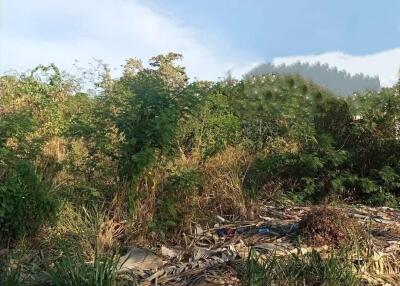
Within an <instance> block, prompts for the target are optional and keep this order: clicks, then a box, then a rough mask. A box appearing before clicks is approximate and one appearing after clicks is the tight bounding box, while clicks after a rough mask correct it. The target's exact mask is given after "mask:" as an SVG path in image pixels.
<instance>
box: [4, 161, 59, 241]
mask: <svg viewBox="0 0 400 286" xmlns="http://www.w3.org/2000/svg"><path fill="white" fill-rule="evenodd" d="M56 205H57V203H56V200H55V199H54V198H53V197H52V196H51V195H50V194H49V188H48V187H47V186H46V185H45V184H44V183H43V182H42V180H41V179H40V176H39V175H38V174H37V172H36V171H35V169H34V167H33V166H32V164H31V163H29V162H27V161H21V160H20V161H17V162H16V163H15V164H14V165H13V166H10V168H9V169H8V170H7V172H6V173H5V175H4V178H3V180H2V181H1V182H0V237H1V238H2V239H3V240H2V241H6V240H4V239H5V238H8V239H13V238H16V237H19V236H21V235H25V234H31V233H33V232H35V231H36V230H37V229H38V227H39V226H40V225H41V224H42V223H44V222H48V221H50V220H51V218H52V216H53V215H54V213H55V210H56Z"/></svg>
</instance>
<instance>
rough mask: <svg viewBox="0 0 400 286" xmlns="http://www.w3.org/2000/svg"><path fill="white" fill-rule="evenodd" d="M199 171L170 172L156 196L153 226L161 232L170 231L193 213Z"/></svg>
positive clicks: (199, 186)
mask: <svg viewBox="0 0 400 286" xmlns="http://www.w3.org/2000/svg"><path fill="white" fill-rule="evenodd" d="M201 184H202V181H201V173H200V172H199V171H198V170H196V169H186V170H180V171H177V172H175V173H174V174H172V175H171V176H170V177H169V179H168V181H167V182H166V184H165V186H164V188H163V189H162V191H161V193H160V194H159V196H158V197H157V204H156V217H155V221H154V227H155V228H156V230H158V231H161V232H162V233H164V232H167V231H172V230H174V229H176V228H177V227H178V226H181V227H185V226H184V225H183V224H184V223H185V222H187V221H189V220H190V217H191V216H192V215H194V214H195V208H196V206H194V205H193V204H194V200H193V198H194V197H195V195H197V194H198V192H199V190H200V188H201Z"/></svg>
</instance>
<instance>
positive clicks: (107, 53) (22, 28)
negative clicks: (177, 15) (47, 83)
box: [0, 0, 250, 79]
mask: <svg viewBox="0 0 400 286" xmlns="http://www.w3.org/2000/svg"><path fill="white" fill-rule="evenodd" d="M1 10H2V12H1V13H3V15H1V18H2V20H1V21H2V23H0V25H1V26H2V30H0V33H1V34H0V41H1V42H0V61H1V65H0V70H1V71H6V70H9V69H17V70H24V69H28V68H32V67H34V66H35V65H38V64H43V63H50V62H54V63H56V64H57V65H60V66H61V67H62V68H64V69H67V70H68V69H70V68H71V66H72V64H73V62H74V60H75V59H77V60H79V62H80V63H87V62H90V61H91V60H92V59H93V58H96V59H102V60H103V61H104V62H105V63H109V64H110V65H111V66H112V67H114V68H115V67H120V65H121V64H123V63H124V61H125V59H127V58H129V57H139V58H141V59H143V60H147V59H149V58H150V57H152V56H154V55H157V54H160V53H166V52H170V51H174V52H179V53H182V54H183V55H184V61H183V64H184V65H185V66H187V71H188V74H189V75H190V76H191V77H198V78H201V79H216V78H218V77H221V76H224V75H225V72H226V71H227V70H228V69H229V68H233V69H234V70H236V69H237V68H240V67H241V66H243V65H245V63H248V62H249V61H250V59H249V58H246V57H245V56H244V55H238V54H236V53H235V52H234V51H231V50H229V48H227V46H229V45H225V44H224V42H223V41H222V40H221V39H219V40H215V39H212V36H211V35H206V34H205V31H197V30H194V29H191V28H189V27H186V26H185V25H184V23H180V22H178V21H177V19H174V18H173V17H171V16H169V15H167V14H165V13H163V12H162V11H155V10H154V9H150V8H149V7H147V6H145V5H144V4H142V3H141V2H139V1H136V0H131V1H127V0H114V1H111V0H97V1H96V0H80V1H79V0H70V1H52V0H39V1H31V0H16V1H11V0H5V3H3V7H2V9H1ZM215 43H217V44H215ZM239 59H241V61H240V60H239Z"/></svg>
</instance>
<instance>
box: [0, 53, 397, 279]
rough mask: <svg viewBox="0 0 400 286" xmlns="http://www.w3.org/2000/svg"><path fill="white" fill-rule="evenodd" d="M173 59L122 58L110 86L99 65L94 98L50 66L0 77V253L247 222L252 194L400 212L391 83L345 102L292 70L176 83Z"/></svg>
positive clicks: (89, 251)
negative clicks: (117, 234) (116, 231)
mask: <svg viewBox="0 0 400 286" xmlns="http://www.w3.org/2000/svg"><path fill="white" fill-rule="evenodd" d="M180 58H181V55H179V54H174V53H169V54H167V55H159V56H156V57H154V58H152V59H151V60H150V66H149V67H144V66H143V65H142V63H141V62H140V61H139V60H137V59H129V60H128V61H127V62H126V65H125V66H124V69H123V73H122V75H121V76H120V77H118V78H112V77H111V75H110V71H109V69H108V67H107V66H106V65H100V68H99V70H98V71H97V72H98V74H99V75H100V81H99V82H96V83H95V85H96V90H97V93H96V94H93V93H90V92H84V90H83V88H82V86H85V84H87V83H82V82H80V79H79V78H76V77H72V76H70V75H68V74H64V73H62V72H60V71H59V70H58V68H57V67H55V66H54V65H49V66H39V67H37V68H35V69H33V70H32V71H31V72H30V73H26V74H15V75H11V74H10V75H4V76H2V77H1V78H0V95H1V96H0V244H1V246H2V247H12V246H13V245H16V243H17V242H18V240H20V239H21V238H23V237H27V238H28V240H29V241H32V243H33V244H36V246H38V247H45V248H46V253H48V255H50V256H51V255H55V254H57V255H60V253H62V251H61V248H62V245H63V244H64V246H65V244H66V245H69V246H71V247H74V249H75V251H78V252H81V253H82V255H84V256H85V258H87V259H94V254H95V253H96V247H97V246H96V236H97V234H98V232H99V231H100V228H101V225H102V223H103V222H106V221H116V222H121V221H124V232H125V233H124V235H123V238H124V242H125V243H131V242H133V241H142V242H143V240H146V239H148V238H149V237H151V238H153V239H155V240H156V241H157V240H160V239H165V238H168V239H177V238H178V237H179V236H180V235H181V234H182V232H185V231H186V230H188V229H190V227H191V225H192V224H193V223H202V222H209V221H210V220H213V219H214V217H215V215H238V216H242V217H252V216H253V215H254V212H255V209H256V205H257V202H258V201H261V200H283V199H285V200H287V199H289V200H291V201H292V202H300V203H319V202H331V201H336V202H346V203H357V202H363V203H368V204H370V205H387V206H399V196H400V193H399V189H400V163H399V162H400V137H399V136H400V95H399V88H400V87H399V86H395V87H393V88H386V89H382V90H381V91H380V92H365V93H362V94H355V95H353V96H349V97H346V98H344V97H339V96H336V95H334V94H332V93H330V92H328V91H326V90H324V89H322V88H320V87H318V86H316V85H315V84H313V83H311V82H307V81H305V80H303V79H302V78H300V77H299V76H294V75H293V76H291V75H290V76H289V75H287V76H279V75H273V74H269V75H263V76H259V77H254V78H249V79H244V80H233V79H227V80H222V81H219V82H206V81H189V79H188V77H187V76H186V73H185V68H184V67H182V66H179V65H178V64H177V63H176V61H177V60H179V59H180ZM91 209H94V210H96V211H94V212H91V211H88V210H91ZM63 240H65V241H64V242H65V243H63ZM38 241H39V242H40V243H38ZM310 259H316V258H315V257H314V258H310ZM49 260H51V261H53V260H54V259H49ZM74 263H75V262H74ZM60 265H61V264H60ZM324 267H325V266H324ZM72 269H74V268H71V271H72ZM80 269H81V268H79V269H78V270H79V271H80ZM85 271H86V270H85ZM71 275H72V274H71ZM60 283H61V282H60ZM88 285H89V284H88ZM343 285H345V284H343ZM349 285H350V284H349Z"/></svg>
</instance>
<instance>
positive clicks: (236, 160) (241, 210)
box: [201, 147, 252, 216]
mask: <svg viewBox="0 0 400 286" xmlns="http://www.w3.org/2000/svg"><path fill="white" fill-rule="evenodd" d="M251 161H252V158H251V156H250V155H249V153H248V152H247V151H245V150H244V149H243V148H240V147H235V148H233V147H230V148H227V149H226V150H224V151H223V152H221V153H219V154H217V155H215V156H214V157H212V158H211V159H209V160H208V161H207V162H206V163H205V165H204V167H203V173H204V194H203V201H202V202H201V205H202V206H203V207H204V208H205V209H207V210H209V211H211V212H212V213H216V212H217V213H218V214H221V215H224V214H229V215H232V214H238V215H241V216H246V215H247V214H248V208H247V206H246V195H245V191H244V186H243V182H244V178H245V175H246V173H247V170H248V168H249V166H250V163H251Z"/></svg>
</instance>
